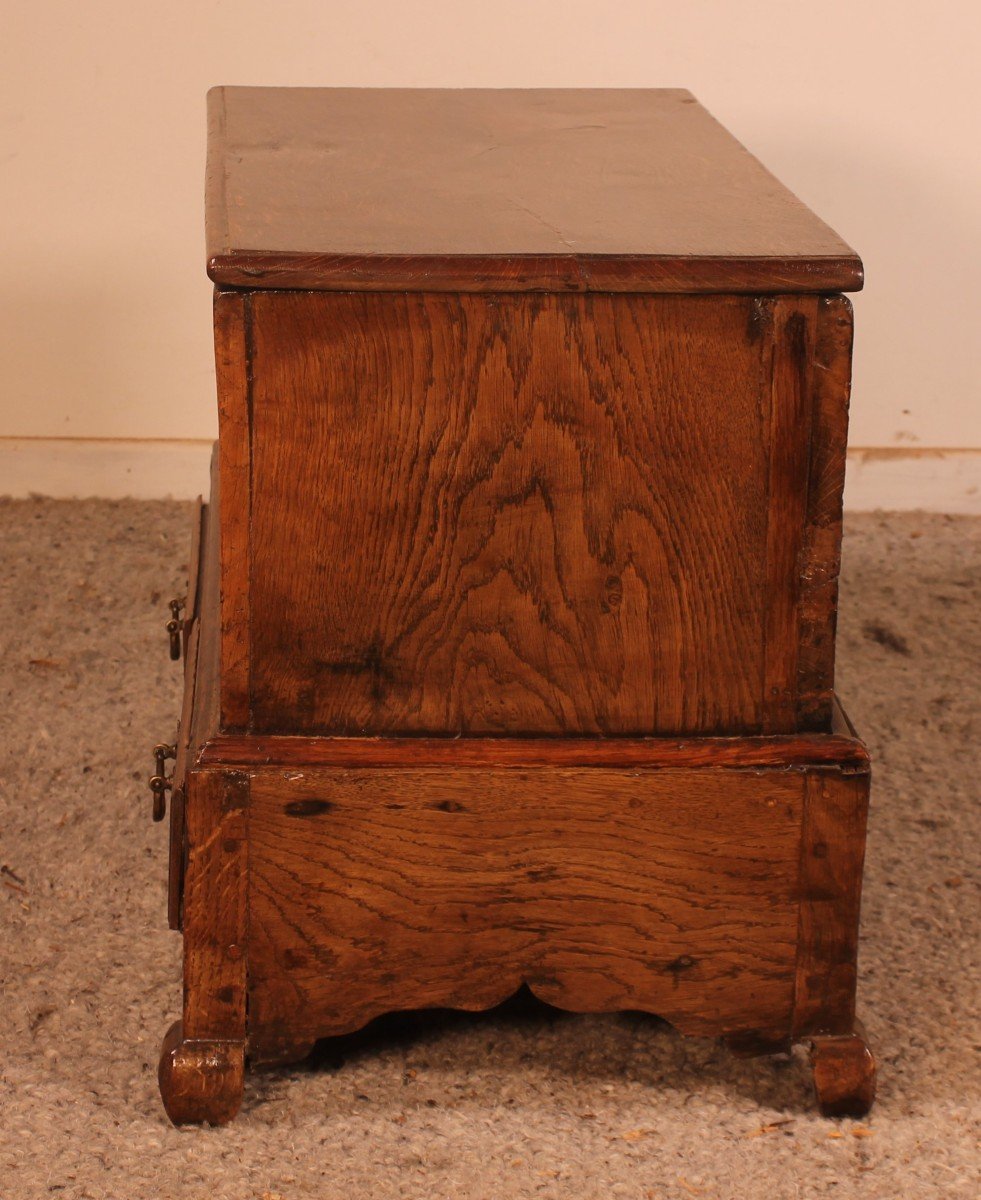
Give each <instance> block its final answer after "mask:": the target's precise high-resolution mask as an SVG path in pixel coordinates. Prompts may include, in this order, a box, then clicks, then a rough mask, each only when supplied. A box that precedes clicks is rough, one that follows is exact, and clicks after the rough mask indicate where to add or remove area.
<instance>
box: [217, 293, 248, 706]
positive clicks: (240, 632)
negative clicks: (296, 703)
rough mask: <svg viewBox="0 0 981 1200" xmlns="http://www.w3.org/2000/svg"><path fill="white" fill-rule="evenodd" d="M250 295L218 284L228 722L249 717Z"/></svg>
mask: <svg viewBox="0 0 981 1200" xmlns="http://www.w3.org/2000/svg"><path fill="white" fill-rule="evenodd" d="M250 306H251V300H250V298H249V297H248V296H246V295H242V294H240V293H236V292H228V291H221V290H220V289H215V297H214V325H215V372H216V375H217V383H218V432H219V443H218V445H219V454H218V465H219V472H220V478H221V495H220V497H219V498H217V502H218V503H220V506H221V513H220V519H221V673H220V677H219V687H220V704H221V722H222V726H223V728H227V729H235V728H244V727H245V726H246V725H247V724H248V720H249V660H250V649H249V621H250V613H249V609H250V601H251V596H250V592H249V519H250V512H251V463H250V453H251V396H250V390H249V374H250V365H249V360H250V342H251V338H250V335H249V320H250V317H249V313H250Z"/></svg>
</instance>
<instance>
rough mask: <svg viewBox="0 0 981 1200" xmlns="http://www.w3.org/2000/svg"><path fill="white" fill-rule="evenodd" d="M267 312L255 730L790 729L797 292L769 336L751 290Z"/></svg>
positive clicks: (255, 599)
mask: <svg viewBox="0 0 981 1200" xmlns="http://www.w3.org/2000/svg"><path fill="white" fill-rule="evenodd" d="M252 307H253V324H252V328H253V333H254V339H255V344H254V349H253V355H252V362H253V375H254V379H253V405H252V421H253V458H252V466H253V496H252V543H251V570H252V601H251V603H252V624H253V638H254V643H253V660H252V730H253V731H254V732H261V733H276V732H283V733H332V734H333V733H387V732H399V733H403V734H405V733H410V734H459V733H465V734H474V735H477V734H491V733H514V732H521V733H523V734H526V735H533V734H562V733H577V734H578V733H603V734H645V735H646V734H652V733H674V732H677V733H686V734H687V733H716V732H718V733H728V734H736V733H742V732H747V733H748V732H756V731H759V730H760V729H761V728H762V727H763V725H764V716H765V713H768V714H769V715H767V716H766V727H767V728H768V729H770V730H771V731H776V730H779V729H781V728H786V729H792V728H793V724H794V722H793V705H792V704H791V705H790V706H789V708H788V706H787V704H786V697H785V696H784V694H783V693H782V692H781V694H780V695H779V696H778V697H776V700H774V699H773V698H772V697H771V696H769V695H767V694H764V686H763V671H764V653H767V654H770V655H773V654H775V653H776V650H775V647H776V646H777V645H778V638H779V637H781V636H782V637H785V638H788V639H790V641H791V642H793V641H795V639H796V637H797V628H796V616H795V611H791V610H792V609H793V605H794V603H795V599H796V595H797V574H798V564H797V562H796V561H794V559H793V555H792V553H791V552H790V549H791V548H792V546H793V544H794V535H795V530H794V529H793V527H792V525H791V524H790V523H789V517H790V516H791V515H792V514H790V513H789V511H788V514H787V519H784V520H783V523H782V524H781V525H780V529H781V530H782V531H783V534H784V541H783V542H782V543H781V547H782V550H783V551H784V552H783V553H781V555H779V556H777V555H773V554H771V556H770V558H769V560H768V558H767V528H768V523H769V524H770V526H771V528H772V527H773V525H774V524H775V522H776V517H774V518H773V520H771V519H770V508H771V498H770V493H769V491H768V472H769V473H770V474H772V475H773V476H774V480H775V481H777V467H780V468H781V469H782V471H783V474H781V475H780V477H779V481H778V482H779V487H778V488H777V490H776V492H775V498H774V501H773V503H779V504H780V505H781V506H784V507H788V506H789V501H790V499H795V508H794V511H796V509H798V508H800V507H801V505H802V503H803V494H804V489H805V487H806V473H801V475H800V477H799V478H794V477H792V475H791V473H790V465H791V464H792V463H795V462H796V461H797V459H798V458H799V457H800V454H801V452H800V451H799V450H798V449H797V448H796V445H795V444H793V443H792V442H791V441H790V440H789V439H788V440H787V441H786V442H785V443H781V445H780V447H778V448H777V449H775V450H774V451H773V452H772V454H771V452H770V450H769V445H768V440H767V428H768V425H769V421H770V417H769V413H770V410H771V407H772V408H773V409H774V410H782V408H783V407H784V406H785V405H786V404H790V402H791V399H792V398H787V399H785V398H784V397H783V396H782V394H780V395H777V394H772V393H771V384H770V379H769V377H768V376H767V375H765V369H766V367H767V358H766V356H767V355H768V354H771V355H772V353H773V347H774V346H777V347H781V349H780V354H781V355H783V356H792V355H793V353H794V347H791V348H790V349H789V350H786V351H785V350H784V349H782V344H783V341H784V340H786V339H785V336H784V334H785V328H786V327H787V326H789V325H790V323H791V322H790V319H789V318H788V319H787V320H782V319H781V317H780V314H782V313H783V311H784V307H785V306H784V304H783V302H781V301H775V302H774V303H773V305H772V306H771V307H772V308H773V310H774V311H775V313H776V314H777V316H776V318H775V320H776V322H777V331H776V333H774V334H770V335H767V334H766V333H765V331H764V330H763V329H761V326H760V323H759V320H758V312H759V305H758V304H757V303H756V302H755V301H754V300H751V299H743V298H738V297H668V296H661V297H650V296H621V297H610V296H595V297H592V296H590V297H584V296H562V297H559V296H535V297H516V296H495V297H484V296H457V297H447V296H433V295H422V294H419V295H407V296H399V297H394V296H375V295H353V294H348V295H334V294H329V293H318V294H307V293H296V294H294V293H276V292H259V293H256V294H255V296H254V297H253V299H252ZM791 307H792V308H793V309H794V311H796V302H794V303H793V304H792V305H791ZM795 345H796V344H795ZM794 362H795V364H796V359H795V360H794ZM793 411H794V412H796V407H794V408H793ZM771 460H772V461H773V462H774V463H775V464H776V465H777V466H776V467H774V468H773V469H772V470H771V469H770V468H769V467H768V463H769V462H770V461H771ZM795 488H796V489H797V490H798V491H799V493H800V496H799V497H796V496H795V493H794V489H795ZM781 515H782V514H780V513H778V514H777V516H781ZM796 535H797V537H798V539H799V537H800V529H799V528H798V529H797V530H796ZM284 554H285V558H284ZM768 563H769V565H768ZM774 592H777V593H779V594H778V595H774V594H773V593H774ZM784 593H788V594H789V596H790V599H789V600H788V601H786V605H787V606H788V607H785V608H783V609H781V610H780V611H781V617H780V618H779V619H777V620H775V621H771V626H772V627H771V628H770V629H769V630H766V632H767V634H768V637H767V638H766V639H765V638H764V633H765V625H766V622H767V619H768V618H767V606H768V605H769V606H773V605H783V604H784V603H785V601H784V599H783V596H784ZM765 647H766V649H765ZM828 653H830V647H829V648H828ZM788 669H789V668H788ZM777 703H778V704H779V707H775V704H777ZM771 710H772V711H771Z"/></svg>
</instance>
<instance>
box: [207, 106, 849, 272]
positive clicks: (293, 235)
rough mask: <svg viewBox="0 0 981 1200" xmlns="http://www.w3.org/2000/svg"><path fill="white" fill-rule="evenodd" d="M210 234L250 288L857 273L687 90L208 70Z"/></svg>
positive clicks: (215, 265) (219, 263) (220, 260)
mask: <svg viewBox="0 0 981 1200" xmlns="http://www.w3.org/2000/svg"><path fill="white" fill-rule="evenodd" d="M207 252H208V273H209V275H210V276H211V278H212V279H213V280H214V281H215V282H216V283H218V284H220V285H226V286H233V287H252V288H312V289H319V290H352V289H353V290H357V289H365V290H375V291H376V290H387V289H390V290H396V291H406V290H419V291H524V290H556V291H625V292H757V293H759V292H781V291H796V292H827V291H853V290H857V289H858V288H860V287H861V285H862V264H861V261H860V260H859V258H858V256H857V255H856V254H855V252H854V251H853V250H851V249H850V248H849V247H848V246H847V245H846V244H845V242H843V241H842V240H841V239H840V238H839V237H838V235H837V234H836V233H834V231H833V230H831V229H830V228H829V227H828V226H827V225H826V224H824V222H823V221H821V220H820V219H819V218H818V217H817V216H815V215H814V214H813V213H812V212H811V211H810V210H809V209H808V208H807V207H806V206H805V205H804V204H803V203H801V201H800V200H798V199H797V198H796V197H795V196H794V195H793V194H792V193H791V192H789V191H788V190H787V189H786V188H785V187H784V186H783V185H782V184H781V183H780V182H779V181H778V180H777V179H775V178H774V177H773V176H772V175H771V174H770V173H769V172H768V171H767V170H766V169H765V168H764V167H763V166H762V165H761V164H760V163H759V162H758V161H757V160H756V159H755V158H754V157H753V156H752V155H751V154H750V153H749V151H747V150H746V149H745V148H744V147H743V146H742V145H741V144H740V143H739V142H738V141H736V139H735V138H734V137H732V135H731V134H729V133H728V132H727V131H726V130H725V129H724V128H723V127H722V126H721V125H720V124H719V123H718V122H717V121H716V120H715V119H714V118H713V117H712V116H711V115H710V114H709V113H708V112H707V111H706V110H705V109H704V108H703V107H702V106H701V105H700V104H699V103H698V102H697V101H696V100H695V98H694V97H693V96H692V95H691V94H690V93H689V92H687V91H684V90H680V89H645V90H629V89H624V90H619V89H618V90H588V89H548V90H541V89H524V90H491V89H463V90H454V89H388V88H386V89H370V88H252V87H220V88H214V89H212V91H211V92H210V93H209V148H208V174H207Z"/></svg>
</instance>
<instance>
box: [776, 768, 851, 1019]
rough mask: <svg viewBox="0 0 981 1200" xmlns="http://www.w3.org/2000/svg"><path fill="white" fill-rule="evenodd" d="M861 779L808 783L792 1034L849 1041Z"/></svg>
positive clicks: (820, 776)
mask: <svg viewBox="0 0 981 1200" xmlns="http://www.w3.org/2000/svg"><path fill="white" fill-rule="evenodd" d="M868 806H869V774H868V771H860V772H856V773H845V772H824V773H820V772H814V773H813V774H810V775H809V776H808V780H807V789H806V792H805V798H804V826H803V833H802V837H801V865H800V876H801V884H800V887H801V904H800V929H799V932H798V937H797V941H798V947H799V949H798V957H797V984H796V998H795V1001H794V1034H795V1036H796V1037H804V1036H807V1035H809V1034H812V1033H821V1034H849V1033H851V1031H852V1029H853V1027H854V1019H855V987H856V983H857V979H858V968H857V959H858V922H859V908H860V904H861V896H862V868H863V864H864V861H865V826H866V819H867V815H868Z"/></svg>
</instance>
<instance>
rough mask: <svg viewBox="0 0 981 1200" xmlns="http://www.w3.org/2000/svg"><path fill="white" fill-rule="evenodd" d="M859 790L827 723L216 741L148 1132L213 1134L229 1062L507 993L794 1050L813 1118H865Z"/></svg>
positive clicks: (197, 772)
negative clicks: (727, 730)
mask: <svg viewBox="0 0 981 1200" xmlns="http://www.w3.org/2000/svg"><path fill="white" fill-rule="evenodd" d="M868 786H869V768H868V759H867V756H866V753H865V749H864V746H863V745H862V743H861V742H860V741H859V740H858V739H857V738H856V737H855V736H854V735H853V733H852V732H851V731H850V730H849V729H848V728H847V726H846V725H845V724H844V722H843V720H841V719H840V720H839V725H838V728H837V730H836V731H835V732H832V733H828V734H811V735H800V736H777V737H752V738H751V737H746V738H695V739H686V740H675V739H663V738H644V739H482V738H472V739H416V738H361V739H344V738H335V739H331V738H306V737H299V738H291V737H249V736H235V737H233V736H225V737H216V738H214V739H212V740H211V741H210V742H207V743H205V744H204V745H203V746H201V747H200V748H198V750H197V752H196V754H195V755H194V761H193V765H189V766H188V769H187V772H186V776H185V779H184V785H183V796H182V799H183V808H182V811H181V812H180V813H179V814H178V816H179V820H178V821H176V822H175V824H174V826H173V828H172V835H173V836H174V837H175V838H179V839H180V842H181V844H180V846H179V853H178V854H177V855H175V857H176V858H178V859H179V860H180V862H181V864H182V868H181V870H180V872H179V873H178V874H177V876H176V879H175V886H176V887H177V889H178V894H177V895H176V896H174V897H172V910H173V911H174V912H176V913H177V914H178V916H179V919H180V923H181V925H182V929H183V934H184V985H185V994H184V1011H183V1019H182V1022H181V1025H180V1028H179V1029H177V1030H174V1031H172V1032H171V1034H170V1035H169V1036H168V1040H167V1043H166V1044H165V1047H164V1056H163V1060H162V1063H161V1075H160V1078H161V1089H162V1093H163V1097H164V1103H165V1105H166V1107H167V1110H168V1112H169V1113H170V1115H171V1116H172V1117H173V1118H174V1119H175V1120H176V1121H178V1122H180V1123H186V1122H193V1121H207V1122H211V1123H221V1122H222V1121H224V1120H228V1119H230V1117H231V1116H232V1115H234V1112H235V1111H236V1109H237V1104H238V1097H239V1096H240V1095H241V1090H242V1085H243V1079H244V1065H243V1064H244V1063H245V1062H248V1063H251V1064H261V1063H283V1062H289V1061H294V1060H296V1059H299V1058H302V1057H303V1056H304V1055H305V1054H306V1053H308V1052H309V1050H310V1048H311V1047H312V1045H313V1043H314V1042H315V1041H316V1040H317V1039H319V1038H323V1037H330V1036H334V1035H339V1034H343V1033H348V1032H351V1031H353V1030H356V1029H359V1028H361V1027H363V1026H364V1025H365V1024H367V1023H368V1022H369V1021H370V1020H372V1019H373V1018H374V1017H376V1016H379V1015H381V1014H383V1013H389V1012H393V1011H399V1010H406V1009H421V1008H434V1007H440V1008H443V1007H448V1008H457V1009H465V1010H481V1009H486V1008H490V1007H493V1006H494V1005H496V1004H498V1003H500V1002H501V1001H503V1000H505V999H506V998H507V997H508V996H510V995H511V994H513V993H514V992H515V991H517V990H518V989H519V988H520V987H521V986H522V985H525V986H527V987H528V988H529V989H530V990H531V991H532V992H533V993H534V994H535V995H536V996H538V997H539V998H540V999H542V1000H544V1001H546V1002H548V1003H549V1004H552V1005H555V1006H557V1007H559V1008H562V1009H567V1010H571V1011H575V1012H614V1011H620V1010H627V1009H630V1010H640V1011H644V1012H649V1013H653V1014H656V1015H658V1016H660V1017H662V1018H664V1019H665V1020H667V1021H670V1022H671V1023H672V1024H673V1025H674V1026H676V1027H677V1028H678V1029H679V1030H680V1031H681V1032H683V1033H685V1034H688V1035H693V1036H707V1037H724V1038H726V1039H727V1040H728V1041H729V1042H730V1044H731V1045H732V1046H733V1048H734V1049H735V1050H737V1051H738V1052H757V1053H760V1052H767V1051H773V1050H780V1049H786V1048H787V1047H789V1046H790V1045H791V1044H792V1043H793V1042H795V1041H802V1042H807V1043H809V1044H810V1045H811V1048H812V1052H813V1054H814V1059H815V1082H816V1087H817V1092H818V1099H819V1102H820V1103H821V1104H822V1106H823V1108H824V1109H825V1111H827V1112H829V1113H832V1112H833V1113H860V1112H863V1111H865V1110H866V1109H867V1108H868V1106H869V1104H870V1103H871V1099H872V1090H873V1086H874V1065H873V1062H872V1058H871V1055H870V1053H869V1050H868V1046H867V1044H866V1042H865V1039H864V1036H863V1035H862V1033H861V1030H860V1027H859V1026H858V1025H857V1023H856V1020H855V981H856V949H857V935H858V915H859V900H860V891H861V878H862V862H863V857H864V847H865V822H866V812H867V806H868Z"/></svg>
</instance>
